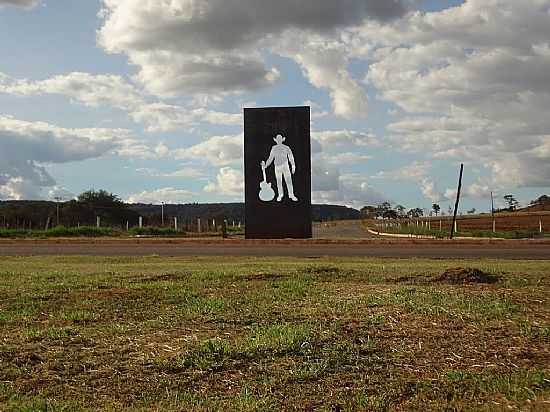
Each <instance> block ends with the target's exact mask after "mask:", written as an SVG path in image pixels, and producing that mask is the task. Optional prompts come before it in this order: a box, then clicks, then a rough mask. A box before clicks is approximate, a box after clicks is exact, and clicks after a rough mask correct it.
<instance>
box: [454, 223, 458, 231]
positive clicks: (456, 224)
mask: <svg viewBox="0 0 550 412" xmlns="http://www.w3.org/2000/svg"><path fill="white" fill-rule="evenodd" d="M455 233H458V222H457V221H456V220H455Z"/></svg>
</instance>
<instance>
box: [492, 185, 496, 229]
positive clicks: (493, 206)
mask: <svg viewBox="0 0 550 412" xmlns="http://www.w3.org/2000/svg"><path fill="white" fill-rule="evenodd" d="M491 219H492V220H493V233H495V232H496V230H497V228H496V226H497V225H496V222H495V199H494V198H493V192H491Z"/></svg>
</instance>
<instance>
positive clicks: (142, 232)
mask: <svg viewBox="0 0 550 412" xmlns="http://www.w3.org/2000/svg"><path fill="white" fill-rule="evenodd" d="M130 234H131V235H133V236H185V233H184V232H176V231H175V230H174V229H171V228H164V227H143V228H139V227H134V228H132V229H130Z"/></svg>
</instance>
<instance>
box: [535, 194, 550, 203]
mask: <svg viewBox="0 0 550 412" xmlns="http://www.w3.org/2000/svg"><path fill="white" fill-rule="evenodd" d="M545 203H550V196H548V195H542V196H540V197H539V198H538V199H536V200H533V201H531V204H532V205H542V204H545Z"/></svg>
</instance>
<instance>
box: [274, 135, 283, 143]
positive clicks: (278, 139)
mask: <svg viewBox="0 0 550 412" xmlns="http://www.w3.org/2000/svg"><path fill="white" fill-rule="evenodd" d="M273 140H274V141H275V143H277V144H281V143H283V142H284V141H285V140H286V137H284V136H283V135H280V134H278V135H277V136H275V137H274V138H273Z"/></svg>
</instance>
